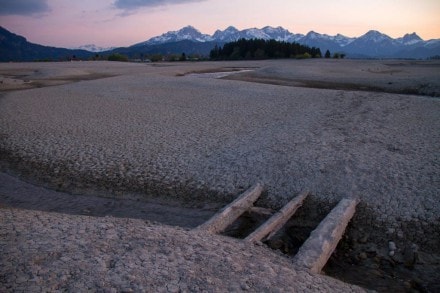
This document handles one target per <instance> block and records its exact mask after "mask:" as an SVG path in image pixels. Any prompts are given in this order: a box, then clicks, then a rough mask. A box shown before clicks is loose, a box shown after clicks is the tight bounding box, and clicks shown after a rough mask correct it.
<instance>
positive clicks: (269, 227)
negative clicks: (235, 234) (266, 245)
mask: <svg viewBox="0 0 440 293" xmlns="http://www.w3.org/2000/svg"><path fill="white" fill-rule="evenodd" d="M308 195H309V192H303V193H302V194H300V195H299V196H297V197H295V198H294V199H292V200H291V201H289V202H288V203H287V204H286V205H285V206H284V207H283V208H282V209H281V210H279V211H278V212H277V213H276V214H274V215H273V216H272V217H271V218H270V219H269V220H267V221H266V222H265V223H264V224H263V225H261V226H260V227H258V229H257V230H255V231H254V232H253V233H251V234H250V235H249V236H247V237H246V238H245V241H249V242H257V241H261V240H263V238H266V239H267V240H268V239H270V238H272V237H273V236H274V235H275V234H276V233H277V232H278V230H279V229H281V228H282V227H283V226H284V224H286V222H287V221H288V220H289V219H290V218H291V217H292V215H293V214H294V213H295V212H296V211H297V210H298V208H299V207H300V206H302V203H303V202H304V199H305V198H306V197H307V196H308ZM266 236H267V237H266Z"/></svg>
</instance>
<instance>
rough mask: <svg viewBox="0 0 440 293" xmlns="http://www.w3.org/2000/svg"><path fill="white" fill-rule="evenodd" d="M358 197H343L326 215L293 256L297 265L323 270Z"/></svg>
mask: <svg viewBox="0 0 440 293" xmlns="http://www.w3.org/2000/svg"><path fill="white" fill-rule="evenodd" d="M357 204H358V200H357V199H348V198H346V199H342V200H341V201H340V202H339V203H338V205H337V206H336V207H335V208H333V210H332V211H331V212H330V213H329V214H328V215H327V217H325V219H324V220H322V222H321V223H320V224H319V225H318V227H317V228H316V229H315V230H314V231H312V233H311V234H310V237H309V238H308V239H307V240H306V242H304V244H303V245H302V246H301V247H300V249H299V251H298V253H297V254H296V255H295V257H294V258H293V263H294V265H296V266H297V267H301V268H304V269H307V270H309V271H310V272H313V273H319V272H321V270H322V268H323V267H324V266H325V264H326V263H327V261H328V259H329V258H330V256H331V254H332V253H333V251H334V250H335V248H336V246H337V245H338V242H339V240H340V239H341V237H342V235H343V234H344V231H345V228H346V227H347V225H348V222H349V221H350V220H351V218H352V217H353V215H354V213H355V211H356V205H357Z"/></svg>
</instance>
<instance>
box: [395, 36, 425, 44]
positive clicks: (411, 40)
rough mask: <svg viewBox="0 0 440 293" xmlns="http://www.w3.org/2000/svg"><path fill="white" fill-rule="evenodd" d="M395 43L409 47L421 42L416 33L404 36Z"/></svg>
mask: <svg viewBox="0 0 440 293" xmlns="http://www.w3.org/2000/svg"><path fill="white" fill-rule="evenodd" d="M396 41H397V42H399V43H400V44H402V45H406V46H411V45H415V44H417V43H420V42H423V40H422V38H420V37H419V36H418V35H417V34H416V33H412V34H406V35H404V36H403V37H402V38H398V39H396Z"/></svg>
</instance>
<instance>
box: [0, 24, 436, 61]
mask: <svg viewBox="0 0 440 293" xmlns="http://www.w3.org/2000/svg"><path fill="white" fill-rule="evenodd" d="M241 38H244V39H265V40H269V39H274V40H277V41H284V42H296V43H299V44H301V45H306V46H309V47H316V48H320V49H321V52H322V54H324V53H325V52H326V50H329V51H330V52H331V53H344V54H345V56H346V57H347V58H394V59H396V58H405V59H427V58H432V57H435V58H439V56H440V39H431V40H423V39H422V38H421V37H420V36H418V35H417V33H415V32H413V33H407V34H405V35H404V36H402V37H400V38H392V37H390V36H388V35H386V34H383V33H381V32H379V31H377V30H370V31H368V32H366V33H365V34H363V35H361V36H359V37H347V36H344V35H342V34H336V35H334V36H331V35H327V34H320V33H318V32H315V31H310V32H308V33H307V34H305V35H304V34H296V33H292V32H290V31H289V30H287V29H285V28H283V27H281V26H278V27H271V26H265V27H263V28H261V29H259V28H255V27H254V28H247V29H243V30H238V29H237V28H236V27H234V26H228V27H227V28H226V29H224V30H219V29H218V30H216V31H215V32H214V33H213V34H212V35H209V34H203V33H201V32H200V31H199V30H197V29H196V28H194V27H193V26H185V27H183V28H181V29H179V30H175V31H169V32H166V33H163V34H161V35H159V36H155V37H152V38H150V39H148V40H146V41H143V42H140V43H137V44H134V45H131V46H128V47H121V48H112V49H110V48H108V49H104V48H99V47H98V46H95V45H90V44H89V45H84V46H80V47H79V48H80V49H83V50H74V49H65V48H56V47H49V46H43V45H38V44H33V43H30V42H28V41H27V40H26V38H24V37H22V36H19V35H16V34H14V33H12V32H9V31H8V30H6V29H5V28H3V27H0V61H2V62H5V61H35V60H45V59H48V60H66V59H70V58H73V59H75V57H76V58H90V57H91V56H95V55H96V53H97V52H98V53H100V54H103V55H108V54H112V53H122V54H126V55H128V56H129V57H130V58H134V59H136V58H143V57H142V56H146V55H151V54H164V55H167V54H182V53H186V54H187V55H191V54H194V55H199V56H208V55H209V52H210V51H211V50H212V49H213V48H214V46H216V45H217V46H223V45H224V44H225V43H227V42H232V41H236V40H238V39H241ZM84 49H86V50H84Z"/></svg>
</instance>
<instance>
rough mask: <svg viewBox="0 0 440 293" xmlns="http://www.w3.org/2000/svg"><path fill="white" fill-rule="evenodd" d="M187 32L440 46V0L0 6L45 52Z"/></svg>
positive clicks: (90, 0) (33, 2)
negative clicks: (257, 32) (409, 40)
mask: <svg viewBox="0 0 440 293" xmlns="http://www.w3.org/2000/svg"><path fill="white" fill-rule="evenodd" d="M187 25H192V26H194V27H195V28H197V29H198V30H200V31H201V32H202V33H205V34H213V33H214V32H215V30H217V29H221V30H224V29H225V28H227V27H228V26H230V25H232V26H235V27H236V28H238V29H240V30H242V29H246V28H252V27H257V28H262V27H264V26H267V25H269V26H273V27H277V26H282V27H284V28H285V29H288V30H289V31H290V32H292V33H302V34H306V33H308V32H309V31H312V30H313V31H315V32H319V33H325V34H329V35H336V34H337V33H341V34H343V35H346V36H349V37H358V36H361V35H363V34H365V33H366V32H367V31H369V30H372V29H374V30H378V31H380V32H382V33H384V34H387V35H389V36H390V37H393V38H397V37H402V36H403V35H404V34H405V33H412V32H416V33H417V34H418V35H419V36H420V37H421V38H422V39H425V40H428V39H437V38H440V0H313V1H307V0H302V1H297V0H264V1H260V0H234V1H225V0H74V1H72V0H0V26H2V27H4V28H6V29H7V30H9V31H11V32H13V33H15V34H18V35H22V36H24V37H26V38H27V39H28V41H30V42H33V43H37V44H42V45H48V46H56V47H65V48H74V47H78V46H81V45H86V44H95V45H97V46H102V47H111V46H115V47H119V46H130V45H133V44H135V43H139V42H142V41H146V40H148V39H149V38H151V37H154V36H157V35H161V34H162V33H165V32H167V31H174V30H179V29H180V28H182V27H184V26H187Z"/></svg>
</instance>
